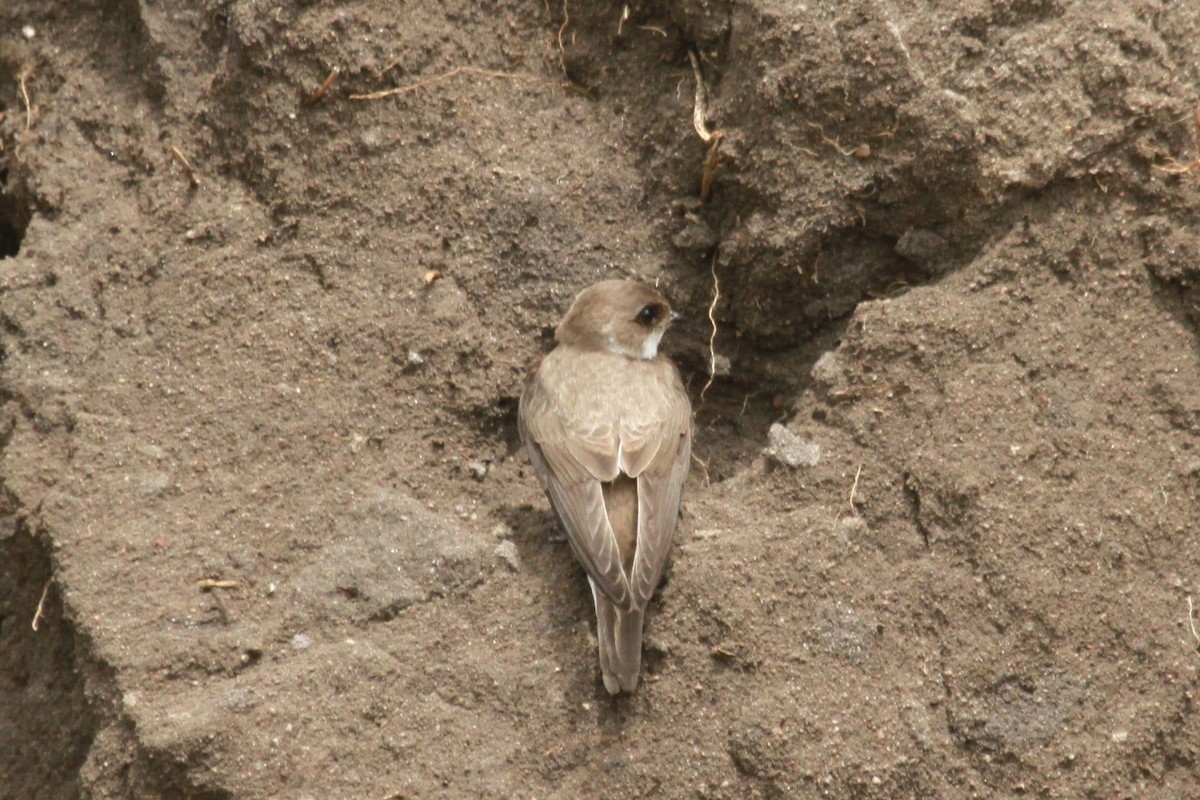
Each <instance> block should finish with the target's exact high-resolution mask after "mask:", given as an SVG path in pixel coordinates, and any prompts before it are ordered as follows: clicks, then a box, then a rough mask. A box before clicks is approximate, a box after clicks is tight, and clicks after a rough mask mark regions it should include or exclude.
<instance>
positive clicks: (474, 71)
mask: <svg viewBox="0 0 1200 800" xmlns="http://www.w3.org/2000/svg"><path fill="white" fill-rule="evenodd" d="M389 69H390V67H389ZM385 72H386V70H385ZM455 75H482V76H483V77H485V78H509V79H511V80H527V81H537V82H539V83H557V81H551V80H547V79H546V78H543V77H541V76H538V75H530V74H527V73H522V72H499V71H497V70H492V69H480V68H479V67H455V68H454V69H452V70H450V71H449V72H443V73H441V74H440V75H433V76H432V77H429V78H424V79H422V80H419V81H417V82H416V83H410V84H408V85H407V86H397V87H396V88H394V89H384V90H382V91H378V92H368V93H367V94H352V95H350V99H351V100H382V99H384V98H385V97H395V96H397V95H401V94H408V93H410V92H415V91H417V90H418V89H424V88H425V87H426V86H430V85H432V84H435V83H439V82H440V81H444V80H447V79H449V78H453V77H454V76H455Z"/></svg>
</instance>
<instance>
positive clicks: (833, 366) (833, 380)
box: [809, 350, 846, 389]
mask: <svg viewBox="0 0 1200 800" xmlns="http://www.w3.org/2000/svg"><path fill="white" fill-rule="evenodd" d="M809 374H810V375H812V379H813V380H814V381H816V382H817V383H819V384H821V385H823V386H825V387H826V388H828V389H841V388H843V387H844V386H845V384H846V368H845V366H844V365H843V364H842V360H841V358H839V357H838V354H837V351H836V350H829V351H827V352H825V353H823V354H822V355H821V357H820V358H818V359H817V363H815V364H813V366H812V370H811V371H810V373H809Z"/></svg>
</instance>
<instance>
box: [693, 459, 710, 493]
mask: <svg viewBox="0 0 1200 800" xmlns="http://www.w3.org/2000/svg"><path fill="white" fill-rule="evenodd" d="M692 460H693V461H695V462H696V463H697V464H699V465H700V469H701V471H702V472H704V488H706V489H707V488H708V487H709V486H712V481H710V480H709V479H708V462H707V461H705V460H704V459H702V458H700V456H698V455H696V454H695V453H692Z"/></svg>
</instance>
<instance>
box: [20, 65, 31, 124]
mask: <svg viewBox="0 0 1200 800" xmlns="http://www.w3.org/2000/svg"><path fill="white" fill-rule="evenodd" d="M31 75H33V67H28V68H26V69H23V70H21V74H20V75H18V76H17V86H18V88H20V90H21V101H22V102H23V103H24V104H25V130H29V127H30V126H31V125H32V124H33V104H32V103H30V102H29V90H28V89H27V88H26V87H25V81H27V80H29V78H30V76H31Z"/></svg>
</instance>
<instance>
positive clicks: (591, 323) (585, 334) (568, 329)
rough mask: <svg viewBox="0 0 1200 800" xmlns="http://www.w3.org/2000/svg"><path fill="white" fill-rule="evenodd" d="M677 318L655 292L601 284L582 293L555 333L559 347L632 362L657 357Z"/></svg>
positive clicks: (630, 284) (623, 283) (627, 284)
mask: <svg viewBox="0 0 1200 800" xmlns="http://www.w3.org/2000/svg"><path fill="white" fill-rule="evenodd" d="M678 316H679V315H678V314H675V313H673V312H672V311H671V304H670V303H668V302H667V299H666V298H665V297H663V296H662V295H661V294H659V293H658V292H657V291H656V290H655V289H652V288H650V287H649V286H646V285H645V284H642V283H637V282H636V281H617V280H614V281H602V282H600V283H597V284H595V285H594V286H589V287H588V288H586V289H584V290H583V291H582V292H580V293H579V295H578V296H577V297H576V298H575V302H574V303H572V304H571V309H570V310H569V311H567V315H566V316H565V317H563V320H562V322H560V323H559V324H558V327H557V328H556V329H555V331H554V339H555V341H557V342H559V343H560V344H566V345H571V346H573V347H579V348H581V349H584V350H604V351H608V352H610V353H616V354H619V355H623V356H626V357H628V358H635V359H652V358H654V357H655V356H657V355H658V343H659V340H661V339H662V335H663V334H664V333H665V332H666V330H667V328H668V327H669V326H670V325H671V323H672V322H673V321H675V319H677V318H678Z"/></svg>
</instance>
